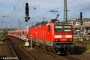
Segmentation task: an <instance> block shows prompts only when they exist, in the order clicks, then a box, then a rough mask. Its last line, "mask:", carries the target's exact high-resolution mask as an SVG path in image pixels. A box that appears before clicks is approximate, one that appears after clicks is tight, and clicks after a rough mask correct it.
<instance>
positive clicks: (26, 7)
mask: <svg viewBox="0 0 90 60" xmlns="http://www.w3.org/2000/svg"><path fill="white" fill-rule="evenodd" d="M25 14H26V16H27V17H28V16H29V6H28V3H26V6H25Z"/></svg>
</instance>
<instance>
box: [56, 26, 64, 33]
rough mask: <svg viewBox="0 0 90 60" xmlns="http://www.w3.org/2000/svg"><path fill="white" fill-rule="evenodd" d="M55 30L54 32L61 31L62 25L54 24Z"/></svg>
mask: <svg viewBox="0 0 90 60" xmlns="http://www.w3.org/2000/svg"><path fill="white" fill-rule="evenodd" d="M55 31H56V32H61V31H63V26H55Z"/></svg>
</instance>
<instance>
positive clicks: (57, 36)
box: [54, 35, 62, 38]
mask: <svg viewBox="0 0 90 60" xmlns="http://www.w3.org/2000/svg"><path fill="white" fill-rule="evenodd" d="M54 38H62V35H55V36H54Z"/></svg>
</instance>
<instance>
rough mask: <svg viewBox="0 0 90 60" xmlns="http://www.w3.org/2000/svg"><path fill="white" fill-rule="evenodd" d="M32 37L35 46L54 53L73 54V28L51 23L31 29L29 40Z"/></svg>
mask: <svg viewBox="0 0 90 60" xmlns="http://www.w3.org/2000/svg"><path fill="white" fill-rule="evenodd" d="M30 35H32V38H33V42H34V45H35V44H36V45H37V46H39V47H43V48H44V49H47V50H48V51H53V52H54V53H57V52H60V53H61V54H62V53H67V52H70V53H72V52H73V47H74V45H73V26H72V25H67V24H64V23H63V24H60V23H57V22H50V23H47V24H45V25H44V24H42V25H41V24H40V25H35V26H32V27H30V28H29V31H28V35H27V38H28V39H29V38H30Z"/></svg>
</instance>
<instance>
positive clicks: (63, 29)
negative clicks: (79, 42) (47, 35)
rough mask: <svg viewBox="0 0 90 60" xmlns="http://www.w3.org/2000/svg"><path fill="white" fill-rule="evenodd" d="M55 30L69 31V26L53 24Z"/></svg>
mask: <svg viewBox="0 0 90 60" xmlns="http://www.w3.org/2000/svg"><path fill="white" fill-rule="evenodd" d="M54 29H55V32H62V31H66V32H68V31H71V26H55V28H54Z"/></svg>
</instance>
